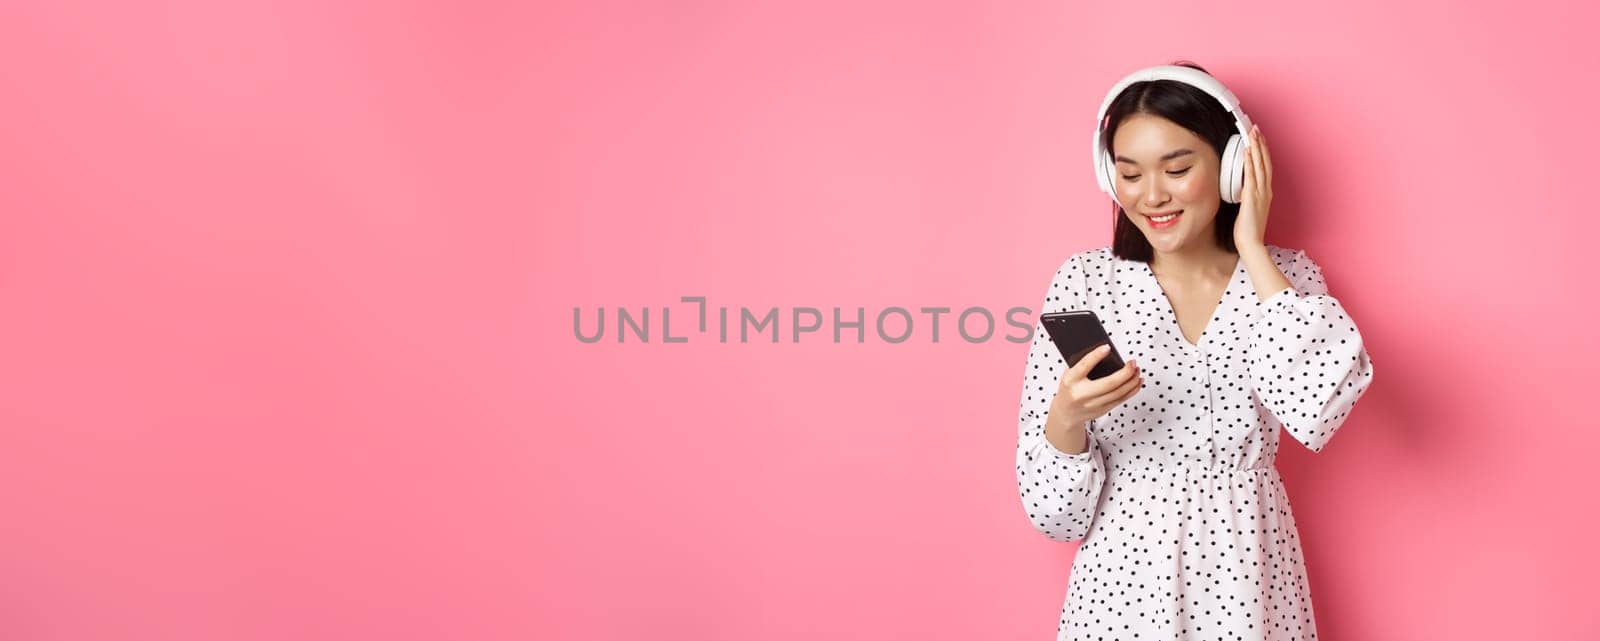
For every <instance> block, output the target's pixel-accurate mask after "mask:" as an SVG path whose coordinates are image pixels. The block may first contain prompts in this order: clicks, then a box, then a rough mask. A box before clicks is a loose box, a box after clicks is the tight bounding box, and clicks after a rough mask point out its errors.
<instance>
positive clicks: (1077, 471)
mask: <svg viewBox="0 0 1600 641" xmlns="http://www.w3.org/2000/svg"><path fill="white" fill-rule="evenodd" d="M1149 78H1159V79H1149ZM1118 86H1119V87H1125V88H1124V89H1122V90H1121V91H1120V92H1119V91H1117V90H1115V89H1114V90H1113V96H1108V100H1109V102H1108V103H1107V106H1105V107H1104V108H1103V109H1102V115H1103V116H1104V118H1103V119H1102V129H1101V131H1102V132H1103V137H1102V136H1101V135H1098V134H1097V137H1096V140H1097V142H1096V158H1095V161H1096V162H1097V163H1102V167H1103V169H1102V171H1101V173H1102V174H1103V175H1104V176H1105V177H1104V178H1103V180H1102V189H1106V190H1107V191H1108V193H1111V194H1112V195H1113V197H1114V199H1115V201H1116V202H1115V205H1114V206H1113V209H1114V210H1115V212H1116V227H1115V232H1114V238H1113V242H1112V245H1111V246H1109V247H1101V248H1097V249H1092V250H1087V251H1081V252H1078V253H1076V254H1073V255H1072V256H1071V257H1069V258H1067V260H1066V262H1064V263H1063V264H1062V265H1061V267H1060V268H1059V269H1058V270H1057V271H1056V273H1055V277H1054V279H1053V281H1052V282H1051V284H1050V289H1049V290H1048V291H1047V292H1046V297H1045V302H1044V305H1043V311H1046V312H1049V311H1060V310H1075V309H1087V310H1092V311H1094V313H1095V314H1096V315H1097V316H1098V317H1099V318H1100V321H1101V322H1102V323H1103V324H1104V325H1105V328H1106V332H1107V334H1108V335H1109V336H1110V337H1111V340H1112V342H1113V343H1114V344H1115V346H1116V349H1117V350H1118V352H1119V353H1120V354H1121V355H1122V356H1123V357H1124V359H1125V361H1126V363H1125V365H1124V367H1122V368H1121V369H1120V370H1118V371H1117V372H1116V373H1115V374H1113V375H1110V376H1106V377H1104V378H1100V379H1094V380H1090V379H1088V378H1087V377H1086V374H1087V373H1088V371H1089V370H1090V369H1092V368H1093V367H1094V365H1095V363H1097V362H1099V360H1100V359H1101V358H1103V357H1104V355H1105V348H1104V347H1102V348H1101V350H1100V351H1097V352H1094V353H1091V354H1090V355H1089V356H1087V357H1084V358H1083V359H1081V360H1080V361H1079V362H1078V363H1077V364H1076V365H1075V366H1073V367H1070V368H1069V367H1067V366H1066V363H1065V362H1064V361H1063V359H1062V357H1061V354H1060V353H1059V352H1058V351H1057V350H1056V348H1055V346H1054V344H1053V343H1051V341H1050V339H1049V337H1048V336H1047V335H1046V334H1045V332H1044V330H1043V328H1042V326H1038V325H1036V326H1035V328H1034V337H1033V345H1032V348H1031V350H1030V352H1029V354H1028V363H1027V369H1026V370H1025V372H1024V378H1023V391H1022V407H1021V414H1020V418H1019V421H1018V423H1019V439H1018V447H1017V487H1018V490H1019V492H1020V494H1021V498H1022V503H1023V507H1024V508H1025V509H1026V511H1027V513H1028V517H1029V519H1030V520H1031V521H1032V523H1033V526H1034V527H1035V528H1036V529H1037V530H1039V531H1040V532H1042V533H1044V534H1045V535H1046V536H1048V537H1050V538H1051V539H1054V540H1057V541H1073V540H1078V539H1082V544H1081V545H1080V547H1079V549H1078V553H1077V556H1076V558H1075V559H1074V560H1073V564H1072V574H1071V578H1070V581H1069V585H1068V587H1067V597H1066V601H1065V604H1064V605H1063V608H1062V613H1061V621H1060V626H1059V628H1058V634H1057V638H1058V639H1062V640H1068V639H1110V638H1117V639H1135V638H1138V639H1150V640H1168V639H1313V638H1315V636H1316V622H1315V618H1314V616H1313V610H1312V605H1311V594H1310V589H1309V586H1308V584H1307V581H1306V568H1305V562H1304V558H1303V556H1302V552H1301V547H1300V540H1299V533H1298V531H1297V529H1296V527H1295V520H1294V515H1293V512H1292V511H1291V510H1290V506H1289V498H1288V496H1287V494H1286V493H1285V491H1284V486H1283V481H1282V479H1281V478H1280V477H1279V475H1278V471H1277V469H1276V468H1275V467H1274V462H1275V461H1276V459H1277V454H1278V447H1279V444H1280V431H1279V429H1278V428H1279V425H1282V426H1283V428H1284V430H1285V431H1287V432H1288V433H1289V434H1290V435H1291V436H1292V437H1293V438H1294V439H1295V440H1297V441H1299V442H1301V443H1302V444H1304V445H1305V446H1306V447H1308V448H1310V449H1311V450H1312V451H1314V452H1320V451H1322V449H1323V447H1324V446H1326V445H1327V443H1328V440H1329V439H1330V438H1331V437H1332V436H1333V434H1334V432H1335V431H1336V430H1337V429H1338V428H1339V426H1340V425H1341V424H1343V423H1344V421H1345V419H1346V418H1347V417H1348V416H1349V414H1350V411H1351V410H1352V408H1354V406H1355V404H1356V401H1357V400H1358V399H1359V398H1360V397H1361V396H1362V395H1363V394H1364V393H1365V392H1366V390H1367V388H1368V386H1370V385H1371V383H1372V361H1371V360H1370V359H1369V358H1368V356H1367V352H1366V349H1365V347H1364V346H1363V343H1362V340H1361V333H1360V332H1359V331H1358V330H1357V328H1356V325H1355V322H1354V320H1352V319H1351V318H1350V316H1349V315H1348V314H1347V313H1345V311H1344V309H1343V308H1342V307H1341V306H1340V304H1339V301H1338V300H1337V299H1335V298H1333V297H1332V296H1330V295H1329V293H1328V290H1327V287H1326V285H1325V283H1324V281H1323V277H1322V271H1321V268H1320V267H1319V266H1318V265H1317V264H1316V263H1315V262H1313V261H1312V260H1311V259H1310V258H1309V257H1308V256H1307V255H1306V252H1305V251H1303V250H1290V249H1284V248H1280V247H1276V246H1273V245H1268V244H1266V242H1265V232H1266V223H1267V209H1268V205H1269V204H1270V203H1271V200H1272V156H1271V154H1270V153H1269V152H1268V149H1267V146H1266V142H1265V140H1264V139H1263V138H1262V136H1261V133H1260V131H1259V130H1258V129H1257V128H1255V127H1253V126H1250V125H1249V119H1248V118H1247V117H1245V116H1244V115H1243V113H1242V111H1239V110H1238V109H1237V101H1235V100H1233V96H1232V94H1231V93H1228V92H1227V90H1226V89H1224V88H1222V86H1221V84H1220V83H1217V82H1216V81H1215V80H1214V79H1212V78H1211V77H1210V76H1209V75H1208V74H1206V73H1205V70H1204V69H1201V68H1200V67H1198V66H1195V65H1192V64H1183V65H1174V66H1163V67H1155V68H1151V69H1147V70H1141V71H1140V72H1136V73H1135V74H1133V75H1130V76H1129V77H1128V78H1125V79H1124V80H1123V82H1120V83H1118ZM1230 110H1231V111H1233V112H1234V114H1232V115H1230ZM1236 116H1237V119H1236ZM1236 123H1237V124H1236ZM1240 128H1243V129H1244V131H1240ZM1234 134H1239V136H1238V138H1233V136H1234ZM1102 148H1103V150H1104V152H1105V153H1104V155H1102V154H1101V150H1102ZM1230 156H1231V160H1230ZM1235 165H1238V168H1237V169H1236V168H1235ZM1239 173H1242V181H1240V180H1238V177H1239ZM1241 182H1242V184H1241ZM1225 201H1227V202H1225Z"/></svg>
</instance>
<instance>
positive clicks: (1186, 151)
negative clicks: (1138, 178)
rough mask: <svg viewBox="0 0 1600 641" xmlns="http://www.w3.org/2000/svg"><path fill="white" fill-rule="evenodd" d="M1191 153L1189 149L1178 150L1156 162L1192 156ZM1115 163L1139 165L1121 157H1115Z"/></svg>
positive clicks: (1192, 151)
mask: <svg viewBox="0 0 1600 641" xmlns="http://www.w3.org/2000/svg"><path fill="white" fill-rule="evenodd" d="M1192 153H1194V150H1193V149H1189V148H1184V149H1179V150H1177V151H1174V152H1172V153H1169V154H1167V155H1165V156H1162V157H1161V160H1159V161H1157V162H1166V161H1168V160H1172V159H1173V158H1177V157H1179V156H1187V155H1189V154H1192ZM1117 162H1128V163H1133V164H1135V165H1137V164H1139V163H1136V162H1134V161H1133V159H1131V158H1124V157H1122V156H1117Z"/></svg>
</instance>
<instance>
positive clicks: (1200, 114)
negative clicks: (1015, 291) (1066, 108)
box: [1105, 60, 1239, 263]
mask: <svg viewBox="0 0 1600 641" xmlns="http://www.w3.org/2000/svg"><path fill="white" fill-rule="evenodd" d="M1172 64H1175V65H1181V66H1184V67H1189V68H1192V69H1199V70H1200V71H1205V72H1206V73H1207V74H1210V73H1211V72H1209V71H1206V70H1205V69H1204V68H1202V67H1201V66H1200V65H1197V64H1195V63H1193V62H1189V61H1187V60H1180V61H1177V62H1174V63H1172ZM1134 114H1150V115H1153V116H1159V117H1161V118H1166V119H1167V120H1171V121H1172V122H1174V123H1176V124H1177V125H1178V126H1179V127H1183V128H1184V129H1188V130H1189V131H1192V132H1194V134H1195V135H1196V136H1199V137H1200V139H1202V140H1204V141H1206V142H1207V143H1210V145H1211V147H1212V150H1213V151H1215V152H1216V154H1217V158H1218V159H1219V160H1220V159H1221V158H1222V150H1223V148H1224V147H1226V146H1227V144H1228V137H1229V136H1232V135H1233V134H1236V133H1238V132H1239V130H1238V128H1237V127H1236V126H1235V125H1234V121H1233V116H1232V115H1230V114H1229V113H1228V109H1227V108H1226V107H1223V106H1222V103H1220V102H1217V99H1216V98H1212V97H1211V94H1208V93H1206V92H1205V91H1203V90H1201V89H1200V88H1199V87H1194V86H1191V85H1189V84H1186V83H1182V82H1178V81H1175V80H1146V81H1141V82H1135V83H1133V84H1131V85H1128V87H1127V88H1126V89H1123V90H1122V93H1120V94H1118V95H1117V97H1116V99H1115V100H1112V101H1111V106H1110V107H1109V108H1107V109H1106V122H1105V127H1106V129H1105V131H1106V133H1105V138H1106V149H1107V150H1110V149H1113V147H1112V144H1113V138H1114V137H1115V135H1116V132H1117V126H1118V125H1120V124H1121V123H1122V121H1123V120H1126V119H1127V118H1128V117H1130V116H1133V115H1134ZM1110 178H1111V180H1112V181H1113V182H1115V181H1116V179H1117V176H1116V174H1115V173H1113V174H1112V175H1111V177H1110ZM1111 214H1112V216H1113V217H1114V222H1113V228H1112V233H1111V236H1112V238H1111V253H1112V254H1114V255H1116V256H1117V257H1119V258H1123V259H1127V260H1137V261H1140V262H1143V263H1148V262H1150V261H1151V260H1152V259H1154V258H1155V249H1154V248H1153V247H1151V246H1150V241H1148V240H1146V239H1145V237H1144V234H1143V233H1141V232H1140V231H1139V228H1138V226H1136V225H1134V224H1133V220H1132V219H1129V218H1128V214H1127V212H1125V211H1123V210H1122V205H1121V204H1120V203H1117V202H1116V201H1115V200H1114V199H1113V201H1112V203H1111ZM1238 218H1239V204H1238V203H1230V202H1227V201H1222V206H1221V207H1218V208H1217V244H1218V245H1220V246H1221V247H1222V248H1223V249H1225V250H1227V251H1229V252H1231V253H1238V251H1239V250H1238V248H1237V247H1235V246H1234V243H1233V223H1234V221H1235V220H1237V219H1238Z"/></svg>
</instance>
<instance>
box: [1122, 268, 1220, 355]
mask: <svg viewBox="0 0 1600 641" xmlns="http://www.w3.org/2000/svg"><path fill="white" fill-rule="evenodd" d="M1134 262H1136V263H1139V264H1140V265H1143V266H1144V273H1145V275H1146V276H1149V277H1150V282H1151V283H1153V284H1155V286H1156V293H1158V294H1161V303H1162V307H1165V308H1166V310H1167V318H1168V319H1170V320H1171V321H1172V328H1173V330H1175V332H1174V333H1175V334H1176V336H1177V337H1178V342H1180V343H1182V344H1183V346H1184V347H1187V348H1189V349H1199V348H1200V346H1201V345H1204V344H1205V342H1206V338H1208V337H1210V336H1211V325H1212V323H1215V322H1216V320H1217V316H1218V315H1220V314H1221V313H1222V306H1223V305H1224V304H1226V303H1227V302H1228V294H1230V293H1233V283H1234V281H1237V280H1239V273H1240V272H1242V271H1244V257H1242V256H1237V257H1236V258H1235V262H1234V264H1233V273H1232V274H1229V275H1228V284H1226V285H1223V286H1222V295H1221V296H1220V297H1218V298H1217V304H1216V306H1215V307H1212V308H1211V317H1210V318H1207V319H1206V324H1205V326H1204V327H1201V328H1200V336H1199V338H1196V339H1195V342H1193V343H1191V342H1189V339H1188V337H1186V336H1184V335H1183V324H1182V323H1179V322H1178V311H1177V309H1175V308H1174V307H1173V306H1172V299H1171V298H1169V297H1168V296H1167V290H1166V289H1165V288H1163V287H1162V286H1161V280H1160V279H1158V278H1156V272H1155V270H1153V269H1150V263H1147V262H1144V261H1137V260H1136V261H1134Z"/></svg>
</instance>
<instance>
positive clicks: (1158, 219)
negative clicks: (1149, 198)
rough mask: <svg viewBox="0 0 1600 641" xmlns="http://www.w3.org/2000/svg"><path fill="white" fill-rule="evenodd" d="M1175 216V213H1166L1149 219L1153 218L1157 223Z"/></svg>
mask: <svg viewBox="0 0 1600 641" xmlns="http://www.w3.org/2000/svg"><path fill="white" fill-rule="evenodd" d="M1177 217H1178V215H1177V214H1167V215H1165V216H1159V217H1156V218H1151V219H1150V220H1153V221H1155V222H1158V223H1164V222H1167V221H1169V220H1172V219H1174V218H1177Z"/></svg>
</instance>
